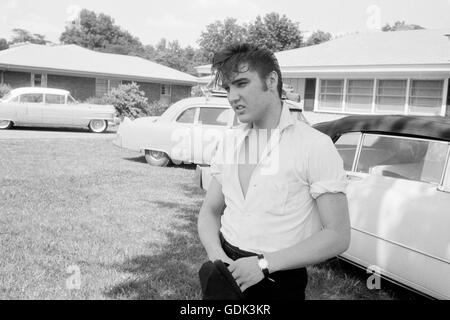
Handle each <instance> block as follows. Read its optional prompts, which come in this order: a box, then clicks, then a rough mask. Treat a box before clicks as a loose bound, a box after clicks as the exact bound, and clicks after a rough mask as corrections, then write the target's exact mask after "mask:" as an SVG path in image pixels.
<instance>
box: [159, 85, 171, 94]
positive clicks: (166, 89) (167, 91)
mask: <svg viewBox="0 0 450 320" xmlns="http://www.w3.org/2000/svg"><path fill="white" fill-rule="evenodd" d="M170 89H171V86H170V85H169V84H162V85H161V96H169V97H170V91H171V90H170Z"/></svg>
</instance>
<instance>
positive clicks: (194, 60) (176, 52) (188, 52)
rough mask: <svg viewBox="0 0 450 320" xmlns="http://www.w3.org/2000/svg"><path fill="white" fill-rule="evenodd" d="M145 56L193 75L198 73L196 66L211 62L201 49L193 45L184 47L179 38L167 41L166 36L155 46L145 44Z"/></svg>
mask: <svg viewBox="0 0 450 320" xmlns="http://www.w3.org/2000/svg"><path fill="white" fill-rule="evenodd" d="M145 58H146V59H148V60H152V61H154V62H157V63H159V64H162V65H165V66H168V67H170V68H173V69H176V70H179V71H182V72H187V73H190V74H193V75H195V74H196V70H195V69H194V67H195V66H198V65H202V64H206V63H208V62H209V61H207V60H206V59H205V58H204V56H203V54H202V51H201V50H200V49H194V48H192V47H191V46H188V47H186V48H182V47H181V46H180V44H179V43H178V41H177V40H175V41H171V42H167V40H166V39H164V38H162V39H161V40H160V41H159V42H158V43H157V44H156V46H155V47H153V46H151V45H147V46H145Z"/></svg>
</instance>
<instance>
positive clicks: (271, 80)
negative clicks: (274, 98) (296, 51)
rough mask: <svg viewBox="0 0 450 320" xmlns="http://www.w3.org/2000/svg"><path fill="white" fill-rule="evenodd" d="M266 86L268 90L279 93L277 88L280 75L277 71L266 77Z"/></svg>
mask: <svg viewBox="0 0 450 320" xmlns="http://www.w3.org/2000/svg"><path fill="white" fill-rule="evenodd" d="M266 85H267V88H268V89H270V90H272V91H276V92H278V89H277V86H278V74H277V73H276V72H275V71H272V72H271V73H269V74H268V75H267V77H266Z"/></svg>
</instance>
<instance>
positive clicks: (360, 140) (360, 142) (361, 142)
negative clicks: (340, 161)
mask: <svg viewBox="0 0 450 320" xmlns="http://www.w3.org/2000/svg"><path fill="white" fill-rule="evenodd" d="M364 135H365V134H364V133H362V132H360V134H359V139H358V146H357V148H356V153H355V157H354V158H353V164H352V172H356V165H357V164H358V162H359V156H360V155H361V149H362V144H363V138H364Z"/></svg>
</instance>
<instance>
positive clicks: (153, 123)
mask: <svg viewBox="0 0 450 320" xmlns="http://www.w3.org/2000/svg"><path fill="white" fill-rule="evenodd" d="M285 103H286V104H288V105H289V109H290V110H291V112H294V113H296V114H297V116H298V118H299V119H301V120H302V121H307V120H306V119H305V117H304V115H303V113H302V108H301V106H300V104H299V103H297V102H294V101H291V100H285ZM238 124H239V121H238V119H237V117H236V115H235V113H234V111H233V109H232V108H231V106H230V104H229V102H228V99H227V98H226V94H223V93H213V94H212V95H210V96H205V97H195V98H186V99H183V100H180V101H178V102H176V103H174V104H173V105H171V106H170V107H169V108H168V109H167V110H166V111H165V112H164V113H163V114H162V115H161V116H160V117H142V118H137V119H135V120H130V119H129V118H124V120H123V121H122V123H121V124H120V126H119V128H118V129H117V134H116V138H115V139H114V141H113V143H114V145H116V146H118V147H121V148H126V149H129V150H133V151H137V152H141V153H143V154H145V159H146V160H147V162H148V163H149V164H151V165H154V166H166V165H167V164H169V162H170V161H172V162H173V163H175V164H180V163H182V162H184V163H196V164H209V163H210V161H211V155H212V152H213V151H214V147H215V145H216V142H217V139H219V138H220V136H221V135H223V134H224V132H225V131H226V130H228V129H230V128H231V127H233V126H235V125H238Z"/></svg>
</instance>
